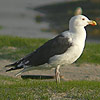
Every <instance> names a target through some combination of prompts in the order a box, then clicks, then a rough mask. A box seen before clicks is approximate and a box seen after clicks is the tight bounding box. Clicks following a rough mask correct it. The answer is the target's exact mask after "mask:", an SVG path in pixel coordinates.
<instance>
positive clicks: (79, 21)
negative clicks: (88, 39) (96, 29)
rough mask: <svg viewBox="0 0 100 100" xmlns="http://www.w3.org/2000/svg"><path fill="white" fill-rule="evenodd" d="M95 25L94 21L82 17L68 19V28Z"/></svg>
mask: <svg viewBox="0 0 100 100" xmlns="http://www.w3.org/2000/svg"><path fill="white" fill-rule="evenodd" d="M89 24H90V25H93V26H94V25H97V24H96V22H95V21H93V20H89V19H88V18H87V17H86V16H84V15H77V16H74V17H72V18H71V19H70V21H69V28H71V27H85V26H87V25H89Z"/></svg>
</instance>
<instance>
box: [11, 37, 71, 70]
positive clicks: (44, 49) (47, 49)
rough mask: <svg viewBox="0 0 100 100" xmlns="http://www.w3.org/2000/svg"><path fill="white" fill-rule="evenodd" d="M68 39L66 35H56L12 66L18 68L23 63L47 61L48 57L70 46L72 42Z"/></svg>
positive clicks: (32, 63) (39, 63) (33, 64)
mask: <svg viewBox="0 0 100 100" xmlns="http://www.w3.org/2000/svg"><path fill="white" fill-rule="evenodd" d="M68 39H69V38H68V37H64V36H62V35H58V36H57V37H55V38H53V39H51V40H49V41H47V42H46V43H45V44H44V45H42V46H41V47H39V48H38V49H36V50H35V51H34V52H32V53H30V54H29V55H27V56H25V57H24V58H23V59H21V60H19V61H18V62H15V63H14V64H12V66H16V67H18V66H19V68H20V67H21V66H23V65H30V66H38V65H42V64H45V63H49V62H48V61H49V59H50V57H53V56H55V55H60V54H63V53H64V52H65V51H67V49H68V48H69V47H70V46H72V43H70V42H69V41H68ZM19 68H18V69H19Z"/></svg>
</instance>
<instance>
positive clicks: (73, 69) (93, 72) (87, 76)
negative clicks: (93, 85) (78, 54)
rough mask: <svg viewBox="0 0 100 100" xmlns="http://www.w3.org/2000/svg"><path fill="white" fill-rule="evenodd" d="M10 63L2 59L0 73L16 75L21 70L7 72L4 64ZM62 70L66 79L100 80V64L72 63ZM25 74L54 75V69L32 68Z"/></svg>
mask: <svg viewBox="0 0 100 100" xmlns="http://www.w3.org/2000/svg"><path fill="white" fill-rule="evenodd" d="M10 63H11V62H10V61H8V60H0V75H6V76H12V77H15V74H16V73H17V72H19V70H17V71H11V72H5V70H6V68H5V67H4V66H5V65H7V64H10ZM60 71H61V75H63V76H64V80H100V65H96V64H81V65H79V66H77V65H76V64H72V65H69V66H63V67H61V69H60ZM23 74H24V75H54V69H51V70H32V71H29V72H25V73H23ZM19 77H20V76H19ZM19 77H18V78H19Z"/></svg>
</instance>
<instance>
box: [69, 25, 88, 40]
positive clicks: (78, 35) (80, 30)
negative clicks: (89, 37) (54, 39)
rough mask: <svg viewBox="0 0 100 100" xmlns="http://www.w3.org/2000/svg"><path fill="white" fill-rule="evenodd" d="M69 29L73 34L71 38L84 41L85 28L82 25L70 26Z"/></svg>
mask: <svg viewBox="0 0 100 100" xmlns="http://www.w3.org/2000/svg"><path fill="white" fill-rule="evenodd" d="M69 31H70V32H71V33H72V34H73V35H74V37H73V39H76V40H77V41H80V42H85V39H86V30H85V28H84V27H83V26H74V27H72V26H70V27H69Z"/></svg>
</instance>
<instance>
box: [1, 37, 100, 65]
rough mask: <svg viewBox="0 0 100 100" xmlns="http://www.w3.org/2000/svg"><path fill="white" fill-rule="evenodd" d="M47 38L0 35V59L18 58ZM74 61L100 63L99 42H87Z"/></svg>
mask: <svg viewBox="0 0 100 100" xmlns="http://www.w3.org/2000/svg"><path fill="white" fill-rule="evenodd" d="M47 40H48V39H32V38H20V37H11V36H0V59H9V60H13V61H15V60H18V59H19V58H21V57H24V56H25V55H27V54H29V53H31V52H32V51H34V50H35V49H36V48H38V47H39V46H41V45H42V44H43V43H45V42H46V41H47ZM76 63H80V64H81V63H95V64H100V44H99V43H98V44H95V43H87V44H86V47H85V50H84V52H83V54H82V56H81V58H80V59H79V60H78V61H77V62H76Z"/></svg>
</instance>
